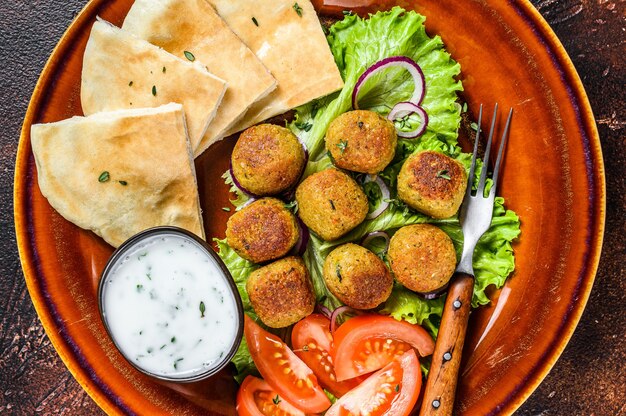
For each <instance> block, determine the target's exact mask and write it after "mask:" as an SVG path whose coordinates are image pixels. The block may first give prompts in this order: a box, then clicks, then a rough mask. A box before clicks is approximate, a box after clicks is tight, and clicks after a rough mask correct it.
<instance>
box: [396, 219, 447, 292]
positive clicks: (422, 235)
mask: <svg viewBox="0 0 626 416" xmlns="http://www.w3.org/2000/svg"><path fill="white" fill-rule="evenodd" d="M387 256H388V258H389V261H390V263H391V271H393V274H394V276H395V278H396V280H397V281H398V282H400V283H402V284H403V285H404V286H406V287H407V288H408V289H410V290H412V291H414V292H420V293H429V292H434V291H436V290H439V289H442V288H443V287H444V286H445V285H446V284H447V283H448V281H449V280H450V278H451V277H452V274H453V273H454V269H455V268H456V252H455V251H454V245H453V244H452V240H451V239H450V237H448V234H446V233H445V232H443V231H442V230H441V229H440V228H438V227H435V226H434V225H431V224H414V225H407V226H405V227H402V228H400V229H399V230H398V231H396V233H395V234H394V235H393V237H391V241H390V242H389V251H388V252H387Z"/></svg>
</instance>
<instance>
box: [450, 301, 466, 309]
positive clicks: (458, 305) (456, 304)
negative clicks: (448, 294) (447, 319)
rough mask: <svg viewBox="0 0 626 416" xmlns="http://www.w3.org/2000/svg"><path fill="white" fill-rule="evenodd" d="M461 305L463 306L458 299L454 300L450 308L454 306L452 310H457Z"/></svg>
mask: <svg viewBox="0 0 626 416" xmlns="http://www.w3.org/2000/svg"><path fill="white" fill-rule="evenodd" d="M461 305H463V304H462V303H461V301H460V300H458V299H457V300H455V301H454V302H453V303H452V306H454V309H459V308H460V307H461Z"/></svg>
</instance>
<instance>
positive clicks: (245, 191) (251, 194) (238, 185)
mask: <svg viewBox="0 0 626 416" xmlns="http://www.w3.org/2000/svg"><path fill="white" fill-rule="evenodd" d="M228 171H229V172H230V177H231V179H232V180H233V184H235V186H236V187H237V188H238V189H239V190H240V191H241V192H243V193H244V194H246V195H248V196H249V197H251V198H260V197H261V196H260V195H257V194H255V193H253V192H250V191H248V190H247V189H246V188H245V187H244V186H242V185H241V183H239V181H238V180H237V177H236V176H235V172H233V163H232V162H231V163H230V167H229V168H228Z"/></svg>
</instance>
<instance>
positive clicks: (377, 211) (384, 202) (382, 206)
mask: <svg viewBox="0 0 626 416" xmlns="http://www.w3.org/2000/svg"><path fill="white" fill-rule="evenodd" d="M368 182H376V185H378V187H379V188H380V192H381V193H382V194H383V197H382V200H381V201H380V204H379V205H378V208H376V209H375V210H374V211H372V212H370V213H369V214H367V217H365V218H367V219H368V220H373V219H374V218H378V216H379V215H380V214H382V213H383V212H384V211H385V210H386V209H387V207H389V202H387V201H389V198H390V196H391V194H390V192H389V187H387V184H386V183H385V181H383V180H382V179H381V177H380V176H377V175H376V176H372V175H367V176H366V177H365V180H364V181H363V183H368Z"/></svg>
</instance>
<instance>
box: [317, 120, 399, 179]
mask: <svg viewBox="0 0 626 416" xmlns="http://www.w3.org/2000/svg"><path fill="white" fill-rule="evenodd" d="M397 143H398V136H397V134H396V128H395V126H394V125H393V123H392V122H391V121H389V120H387V119H386V118H384V117H382V116H380V115H379V114H377V113H375V112H373V111H368V110H354V111H348V112H347V113H343V114H342V115H340V116H339V117H337V118H336V119H334V120H333V121H332V123H330V126H329V127H328V131H327V132H326V149H327V150H328V151H329V152H330V154H331V155H332V157H333V159H334V160H335V164H336V165H337V166H338V167H340V168H343V169H347V170H351V171H354V172H361V173H369V174H372V175H374V174H377V173H378V172H380V171H382V170H383V169H385V167H386V166H387V165H388V164H389V163H391V161H392V160H393V157H394V155H395V153H396V144H397Z"/></svg>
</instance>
